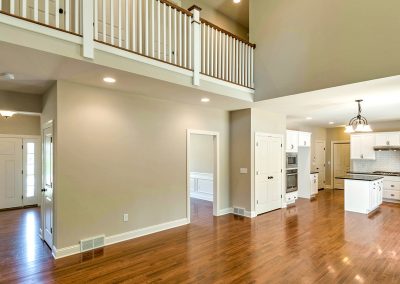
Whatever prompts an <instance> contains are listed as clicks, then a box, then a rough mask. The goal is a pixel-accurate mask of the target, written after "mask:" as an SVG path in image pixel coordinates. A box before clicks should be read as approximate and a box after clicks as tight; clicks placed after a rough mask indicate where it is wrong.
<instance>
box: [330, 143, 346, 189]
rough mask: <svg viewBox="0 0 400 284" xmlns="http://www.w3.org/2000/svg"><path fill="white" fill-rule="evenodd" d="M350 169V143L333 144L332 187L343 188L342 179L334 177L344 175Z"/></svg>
mask: <svg viewBox="0 0 400 284" xmlns="http://www.w3.org/2000/svg"><path fill="white" fill-rule="evenodd" d="M348 171H350V144H349V143H341V144H333V188H334V189H344V180H342V179H336V177H339V176H344V175H346V173H347V172H348Z"/></svg>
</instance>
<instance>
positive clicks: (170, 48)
mask: <svg viewBox="0 0 400 284" xmlns="http://www.w3.org/2000/svg"><path fill="white" fill-rule="evenodd" d="M171 10H172V8H171V7H170V6H168V52H169V54H168V59H169V63H171V62H172V40H171V38H172V22H171V20H172V17H171V13H172V11H171Z"/></svg>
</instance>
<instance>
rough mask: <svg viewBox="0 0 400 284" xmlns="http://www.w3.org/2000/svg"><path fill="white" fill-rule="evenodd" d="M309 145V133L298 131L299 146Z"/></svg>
mask: <svg viewBox="0 0 400 284" xmlns="http://www.w3.org/2000/svg"><path fill="white" fill-rule="evenodd" d="M310 146H311V133H309V132H299V147H310Z"/></svg>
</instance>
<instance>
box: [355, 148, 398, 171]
mask: <svg viewBox="0 0 400 284" xmlns="http://www.w3.org/2000/svg"><path fill="white" fill-rule="evenodd" d="M351 170H352V171H354V172H374V171H386V172H400V152H399V151H397V152H394V151H382V152H379V151H378V152H376V160H374V161H371V160H352V163H351Z"/></svg>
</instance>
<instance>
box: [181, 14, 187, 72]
mask: <svg viewBox="0 0 400 284" xmlns="http://www.w3.org/2000/svg"><path fill="white" fill-rule="evenodd" d="M182 17H183V19H182V20H183V66H184V67H185V68H187V57H186V53H187V51H186V49H187V40H186V38H187V31H186V30H187V28H186V24H187V21H186V14H182Z"/></svg>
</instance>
